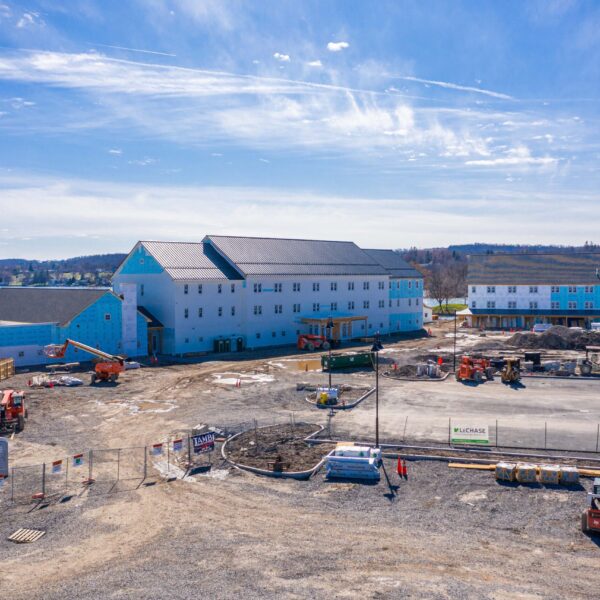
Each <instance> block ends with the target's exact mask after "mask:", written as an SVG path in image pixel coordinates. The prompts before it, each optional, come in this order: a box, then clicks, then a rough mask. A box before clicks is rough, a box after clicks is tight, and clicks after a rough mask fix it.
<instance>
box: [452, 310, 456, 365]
mask: <svg viewBox="0 0 600 600" xmlns="http://www.w3.org/2000/svg"><path fill="white" fill-rule="evenodd" d="M452 370H453V371H454V372H455V373H456V311H454V350H453V351H452Z"/></svg>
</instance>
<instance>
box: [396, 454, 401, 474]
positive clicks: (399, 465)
mask: <svg viewBox="0 0 600 600" xmlns="http://www.w3.org/2000/svg"><path fill="white" fill-rule="evenodd" d="M396 470H397V471H398V477H402V459H401V458H400V457H399V456H398V466H397V468H396Z"/></svg>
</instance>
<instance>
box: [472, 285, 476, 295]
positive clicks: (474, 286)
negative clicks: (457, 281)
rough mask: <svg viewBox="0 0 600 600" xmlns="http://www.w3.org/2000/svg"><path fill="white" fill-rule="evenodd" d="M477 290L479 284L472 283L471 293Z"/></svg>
mask: <svg viewBox="0 0 600 600" xmlns="http://www.w3.org/2000/svg"><path fill="white" fill-rule="evenodd" d="M476 292H477V286H476V285H472V286H471V294H475V293H476Z"/></svg>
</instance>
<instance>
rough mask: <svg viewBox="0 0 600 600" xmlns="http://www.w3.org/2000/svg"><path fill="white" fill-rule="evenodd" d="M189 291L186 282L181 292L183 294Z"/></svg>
mask: <svg viewBox="0 0 600 600" xmlns="http://www.w3.org/2000/svg"><path fill="white" fill-rule="evenodd" d="M189 291H190V286H189V285H188V284H187V283H186V284H185V285H184V286H183V293H184V294H187V293H188V292H189Z"/></svg>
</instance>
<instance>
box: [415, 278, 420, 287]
mask: <svg viewBox="0 0 600 600" xmlns="http://www.w3.org/2000/svg"><path fill="white" fill-rule="evenodd" d="M415 287H416V288H417V289H419V280H418V279H417V281H415Z"/></svg>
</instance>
